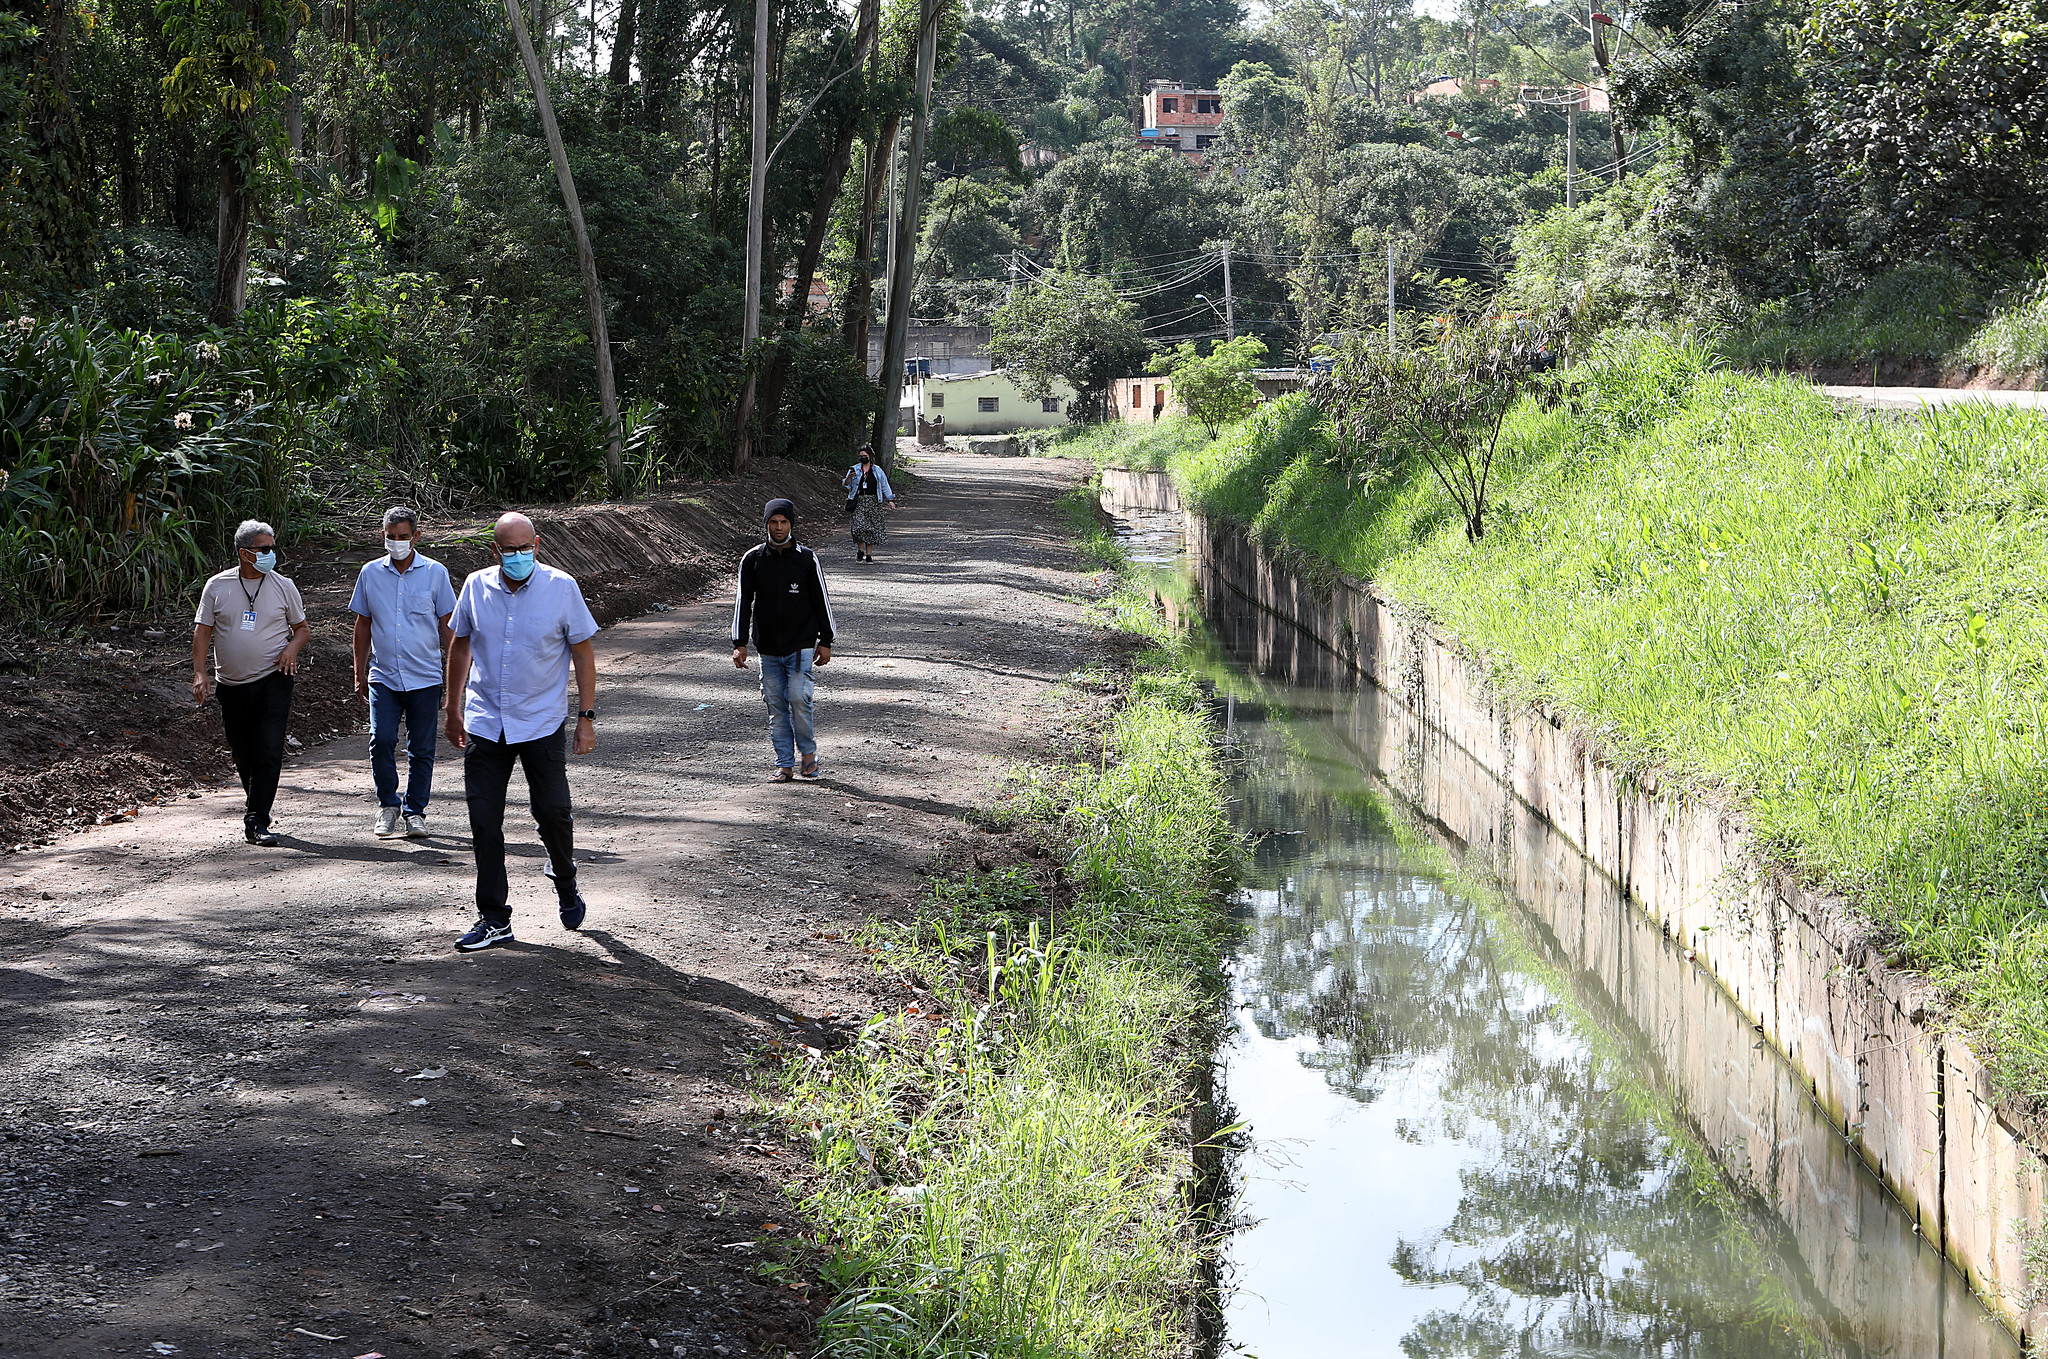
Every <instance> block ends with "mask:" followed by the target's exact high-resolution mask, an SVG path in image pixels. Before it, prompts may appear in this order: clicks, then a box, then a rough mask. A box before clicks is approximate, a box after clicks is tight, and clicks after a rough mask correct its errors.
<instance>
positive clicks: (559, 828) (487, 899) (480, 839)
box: [462, 723, 576, 925]
mask: <svg viewBox="0 0 2048 1359" xmlns="http://www.w3.org/2000/svg"><path fill="white" fill-rule="evenodd" d="M568 734H569V727H568V724H567V723H564V724H563V725H561V726H559V727H556V728H555V730H554V732H553V733H552V734H551V735H547V736H542V737H540V738H538V739H537V740H532V741H520V742H516V743H511V744H508V743H506V742H504V741H486V740H484V739H483V738H482V737H480V736H478V735H477V734H476V733H475V732H471V733H470V736H469V751H468V753H467V754H466V755H464V757H463V760H462V781H463V794H464V796H465V797H466V798H467V799H468V801H469V838H470V842H471V844H472V846H473V847H474V848H475V850H476V913H477V914H478V915H480V916H482V917H483V918H484V919H485V920H488V921H490V922H491V923H492V924H494V925H509V924H511V923H512V908H511V907H509V906H507V905H506V904H505V892H506V883H505V789H506V787H507V786H508V785H510V784H511V782H512V766H513V765H514V764H515V763H516V764H518V765H519V766H520V767H521V768H523V769H524V770H525V771H526V793H527V797H528V799H529V801H530V802H531V804H532V807H533V819H534V820H535V821H536V822H538V823H539V824H540V839H541V843H542V844H544V845H546V846H547V847H548V858H549V860H550V861H552V862H553V864H554V867H555V891H556V892H557V893H558V894H562V895H567V894H568V892H570V891H571V890H573V889H574V887H575V885H576V860H575V859H574V858H573V857H572V854H573V851H574V850H575V848H576V818H575V817H574V816H573V815H572V814H571V813H570V810H569V742H568Z"/></svg>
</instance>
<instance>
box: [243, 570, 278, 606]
mask: <svg viewBox="0 0 2048 1359" xmlns="http://www.w3.org/2000/svg"><path fill="white" fill-rule="evenodd" d="M269 579H270V577H268V576H260V577H258V578H257V580H256V589H255V592H254V593H251V592H250V590H249V587H248V586H246V585H243V584H242V573H241V572H239V571H237V572H235V584H236V585H237V586H238V587H240V588H241V591H242V598H243V599H246V600H247V601H249V612H250V613H254V612H256V600H257V598H258V597H259V596H261V595H262V593H263V582H264V581H267V580H269Z"/></svg>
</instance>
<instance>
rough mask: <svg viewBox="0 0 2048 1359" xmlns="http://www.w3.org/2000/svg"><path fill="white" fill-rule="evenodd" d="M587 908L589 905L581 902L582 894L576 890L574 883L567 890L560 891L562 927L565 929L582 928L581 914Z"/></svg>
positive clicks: (582, 914)
mask: <svg viewBox="0 0 2048 1359" xmlns="http://www.w3.org/2000/svg"><path fill="white" fill-rule="evenodd" d="M588 910H589V907H587V906H585V905H584V904H583V894H582V893H581V892H579V891H577V890H576V886H575V884H574V883H571V884H570V885H569V890H568V891H566V892H564V893H562V928H563V929H565V930H580V929H582V928H583V916H584V913H585V912H586V911H588Z"/></svg>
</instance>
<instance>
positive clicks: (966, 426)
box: [917, 369, 1076, 434]
mask: <svg viewBox="0 0 2048 1359" xmlns="http://www.w3.org/2000/svg"><path fill="white" fill-rule="evenodd" d="M1075 395H1076V393H1075V391H1074V389H1073V388H1072V387H1071V386H1069V385H1068V384H1067V383H1065V382H1062V381H1060V380H1059V379H1057V378H1055V379H1053V384H1052V395H1050V396H1047V397H1043V398H1039V397H1029V398H1027V397H1026V396H1025V395H1024V394H1023V393H1022V392H1020V391H1019V390H1017V384H1016V382H1015V381H1013V380H1012V379H1011V377H1010V375H1009V374H1008V373H1007V372H1005V371H1003V370H1002V369H994V370H992V371H989V372H984V373H945V374H934V375H932V376H931V377H928V378H920V379H918V383H917V424H918V425H920V426H925V425H937V424H939V423H940V421H942V420H943V421H944V426H943V428H944V431H945V432H946V433H947V434H1014V433H1016V432H1017V431H1018V430H1023V429H1053V428H1056V427H1058V426H1061V425H1064V424H1066V423H1067V415H1068V412H1070V411H1071V410H1072V409H1073V407H1074V398H1075Z"/></svg>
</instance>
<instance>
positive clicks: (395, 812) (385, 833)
mask: <svg viewBox="0 0 2048 1359" xmlns="http://www.w3.org/2000/svg"><path fill="white" fill-rule="evenodd" d="M419 536H420V520H419V516H418V515H417V514H415V513H413V512H412V511H411V510H410V509H407V508H406V507H405V506H403V505H398V506H395V507H393V508H392V509H388V510H386V511H384V555H383V556H381V557H379V558H377V559H376V560H375V561H372V562H368V563H366V564H365V565H364V567H363V569H362V571H361V572H360V573H359V574H358V575H357V576H356V592H355V597H354V598H352V599H350V600H349V602H348V606H349V608H350V609H351V610H352V611H353V612H354V613H355V616H356V637H355V643H356V697H357V698H362V699H368V700H369V703H370V778H371V780H372V781H373V782H374V783H375V784H376V785H377V836H378V838H379V839H386V840H388V839H390V838H391V837H392V836H394V835H397V834H398V833H399V829H398V823H399V818H400V816H401V815H402V816H403V817H404V818H405V834H406V836H407V837H408V838H410V839H414V840H422V839H425V838H426V834H427V801H428V799H429V798H431V797H432V796H433V792H434V741H435V738H436V737H437V736H438V735H439V732H440V728H441V722H440V716H441V650H442V648H443V647H444V646H446V645H447V643H448V641H449V640H450V637H451V634H450V633H449V631H448V616H449V615H450V614H451V613H453V612H454V611H455V587H454V586H453V585H451V584H449V582H448V568H447V567H445V566H443V565H441V563H439V562H437V561H435V560H433V559H432V558H431V557H428V556H426V555H425V554H424V553H422V552H420V551H419ZM401 721H403V722H404V723H405V755H406V772H405V800H404V802H402V803H401V802H400V801H399V798H398V724H399V723H400V722H401Z"/></svg>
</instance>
